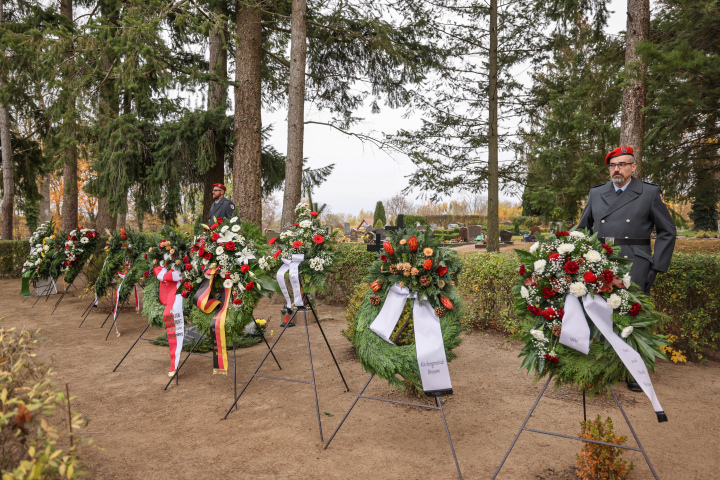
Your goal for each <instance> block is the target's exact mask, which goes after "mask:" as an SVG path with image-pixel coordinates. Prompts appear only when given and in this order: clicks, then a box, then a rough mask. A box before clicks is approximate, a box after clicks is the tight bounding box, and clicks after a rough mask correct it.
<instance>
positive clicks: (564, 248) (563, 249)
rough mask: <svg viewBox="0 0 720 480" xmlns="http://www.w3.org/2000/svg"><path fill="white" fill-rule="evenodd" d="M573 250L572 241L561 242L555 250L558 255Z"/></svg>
mask: <svg viewBox="0 0 720 480" xmlns="http://www.w3.org/2000/svg"><path fill="white" fill-rule="evenodd" d="M573 250H575V245H573V244H572V243H561V244H560V246H558V248H557V251H558V253H559V254H560V255H563V254H565V253H570V252H572V251H573Z"/></svg>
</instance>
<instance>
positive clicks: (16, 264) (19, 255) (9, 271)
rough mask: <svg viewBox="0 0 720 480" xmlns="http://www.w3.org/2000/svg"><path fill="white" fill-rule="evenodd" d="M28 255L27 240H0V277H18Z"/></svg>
mask: <svg viewBox="0 0 720 480" xmlns="http://www.w3.org/2000/svg"><path fill="white" fill-rule="evenodd" d="M29 256H30V242H29V241H27V240H0V278H8V277H19V276H20V275H21V274H22V268H23V263H25V260H27V258H28V257H29Z"/></svg>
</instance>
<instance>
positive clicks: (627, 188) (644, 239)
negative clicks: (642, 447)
mask: <svg viewBox="0 0 720 480" xmlns="http://www.w3.org/2000/svg"><path fill="white" fill-rule="evenodd" d="M605 164H606V165H607V166H608V169H609V170H610V179H611V181H610V182H608V183H602V184H600V185H595V186H594V187H592V188H591V189H590V195H589V196H588V200H587V205H586V206H585V210H584V211H583V214H582V216H581V217H580V222H579V223H578V228H588V229H590V231H592V232H597V234H598V237H599V238H601V239H603V241H604V242H605V243H607V242H608V241H610V240H613V242H614V244H615V245H619V246H620V255H622V256H623V257H625V258H629V259H632V261H633V266H632V270H631V271H630V276H631V277H632V281H633V282H634V283H636V284H637V285H638V286H639V287H640V290H642V291H643V292H645V294H646V295H649V294H650V286H651V285H652V283H653V281H654V280H655V276H656V275H657V273H658V272H666V271H667V269H668V267H669V266H670V260H671V258H672V254H673V249H674V248H675V236H676V229H675V222H673V219H672V217H671V216H670V212H669V211H668V209H667V207H666V206H665V203H664V202H663V199H662V196H661V193H660V187H659V186H658V185H656V184H654V183H650V182H643V181H640V180H638V179H637V178H633V176H632V175H633V173H635V170H636V169H637V164H636V163H635V158H634V157H633V149H632V147H618V148H616V149H615V150H613V151H612V152H610V153H608V154H607V156H606V157H605ZM653 229H655V231H656V232H657V236H656V238H655V252H654V253H653V252H652V250H651V247H650V235H651V234H652V232H653ZM635 387H637V389H636V388H635ZM628 388H630V390H633V391H642V390H641V389H640V386H639V385H638V384H637V383H635V382H632V381H628Z"/></svg>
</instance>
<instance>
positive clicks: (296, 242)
mask: <svg viewBox="0 0 720 480" xmlns="http://www.w3.org/2000/svg"><path fill="white" fill-rule="evenodd" d="M292 246H293V248H300V247H302V241H301V240H295V241H294V242H293V245H292Z"/></svg>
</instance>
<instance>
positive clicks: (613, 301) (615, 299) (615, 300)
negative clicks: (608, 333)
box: [607, 293, 622, 310]
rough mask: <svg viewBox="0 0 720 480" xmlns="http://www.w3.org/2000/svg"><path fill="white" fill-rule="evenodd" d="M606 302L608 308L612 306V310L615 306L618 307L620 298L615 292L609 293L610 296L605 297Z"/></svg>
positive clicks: (620, 302) (620, 301)
mask: <svg viewBox="0 0 720 480" xmlns="http://www.w3.org/2000/svg"><path fill="white" fill-rule="evenodd" d="M607 304H608V305H609V306H610V308H612V309H613V310H615V309H616V308H618V307H619V306H620V305H621V304H622V299H621V298H620V297H619V296H618V295H617V294H615V293H613V294H612V295H610V297H609V298H608V299H607Z"/></svg>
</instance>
